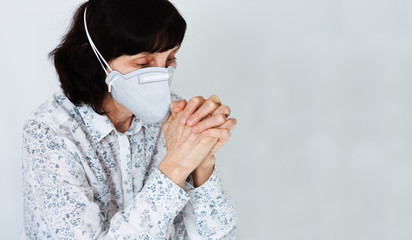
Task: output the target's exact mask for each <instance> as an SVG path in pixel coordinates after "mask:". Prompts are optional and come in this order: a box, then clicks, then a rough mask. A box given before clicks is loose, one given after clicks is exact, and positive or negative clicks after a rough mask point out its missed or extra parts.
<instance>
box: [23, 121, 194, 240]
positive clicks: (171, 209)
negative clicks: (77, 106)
mask: <svg viewBox="0 0 412 240" xmlns="http://www.w3.org/2000/svg"><path fill="white" fill-rule="evenodd" d="M65 139H66V141H65ZM67 142H68V141H67V138H64V136H60V135H59V136H57V135H56V134H55V132H53V130H52V129H51V128H50V127H48V126H46V125H45V124H43V123H38V122H36V121H28V122H26V125H25V127H24V130H23V182H24V208H25V215H24V218H25V231H26V233H27V236H28V237H29V238H30V239H46V238H47V239H167V238H168V236H169V235H170V228H171V227H172V226H173V220H174V219H175V217H176V216H177V215H178V213H179V212H180V211H181V210H182V209H183V207H184V206H185V205H186V204H187V202H188V201H189V195H188V194H187V193H186V192H185V191H184V190H183V189H181V188H180V187H179V186H178V185H176V184H175V183H174V182H172V181H171V180H170V179H168V178H167V177H166V176H165V175H164V174H162V173H161V172H160V171H159V170H156V171H154V173H153V174H152V175H151V176H150V177H149V178H148V180H147V182H146V184H145V185H144V187H143V189H142V191H141V192H140V193H138V194H137V195H136V196H135V198H134V200H133V203H132V204H130V205H129V206H127V207H125V208H122V209H120V210H119V211H118V212H117V213H116V214H115V215H113V217H112V218H111V219H110V223H109V227H106V229H103V224H104V221H105V216H102V214H101V212H100V210H99V205H98V203H97V202H95V201H94V195H93V188H92V187H90V186H89V184H88V181H87V178H86V174H85V172H84V169H83V167H82V164H81V163H80V161H79V158H80V157H79V155H78V154H77V153H73V152H70V151H69V150H67V149H68V148H67V145H66V144H67Z"/></svg>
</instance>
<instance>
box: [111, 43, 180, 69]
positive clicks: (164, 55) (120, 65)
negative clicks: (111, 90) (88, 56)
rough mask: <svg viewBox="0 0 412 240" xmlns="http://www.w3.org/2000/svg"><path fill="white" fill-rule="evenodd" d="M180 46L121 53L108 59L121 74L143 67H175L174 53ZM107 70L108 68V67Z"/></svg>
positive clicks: (112, 66)
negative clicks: (132, 53)
mask: <svg viewBox="0 0 412 240" xmlns="http://www.w3.org/2000/svg"><path fill="white" fill-rule="evenodd" d="M179 48H180V46H177V47H175V48H172V49H170V50H167V51H164V52H159V53H139V54H136V55H123V56H120V57H117V58H115V59H113V60H111V61H109V65H110V67H111V68H112V69H113V70H117V71H118V72H120V73H121V74H127V73H129V72H132V71H134V70H137V69H141V68H145V67H168V66H173V67H175V68H176V66H177V63H176V57H175V56H176V53H177V52H178V51H179ZM108 71H109V69H108Z"/></svg>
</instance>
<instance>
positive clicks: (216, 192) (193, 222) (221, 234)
mask: <svg viewBox="0 0 412 240" xmlns="http://www.w3.org/2000/svg"><path fill="white" fill-rule="evenodd" d="M215 166H216V165H215ZM184 189H185V191H187V193H188V194H189V196H190V201H189V202H188V203H187V205H186V206H185V207H184V208H183V210H182V211H181V213H180V214H179V215H178V216H177V217H176V219H175V222H174V225H175V229H176V231H175V233H176V236H175V238H173V239H179V240H183V239H190V240H196V239H221V240H229V239H230V240H232V239H235V237H236V219H237V213H236V207H235V206H234V205H233V204H232V203H231V201H230V199H229V197H228V195H227V193H226V192H225V191H224V190H223V188H222V184H221V180H220V178H219V176H218V172H217V169H216V167H215V169H214V170H213V173H212V175H211V176H210V178H209V179H208V181H206V182H205V183H204V184H203V185H202V186H200V187H197V188H194V187H193V179H192V177H190V178H189V179H188V180H187V181H186V182H185V186H184Z"/></svg>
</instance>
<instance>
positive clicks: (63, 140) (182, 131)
mask: <svg viewBox="0 0 412 240" xmlns="http://www.w3.org/2000/svg"><path fill="white" fill-rule="evenodd" d="M185 30H186V23H185V21H184V19H183V18H182V16H181V15H180V14H179V12H178V11H177V10H176V8H175V7H174V6H173V5H172V4H171V3H170V2H169V1H167V0H150V1H147V0H117V1H112V0H90V1H88V2H86V3H84V4H82V5H81V6H80V7H79V8H78V10H77V11H76V13H75V15H74V18H73V22H72V25H71V28H70V29H69V31H68V33H67V34H66V35H65V37H64V38H63V40H62V42H61V44H60V45H59V46H58V47H57V48H56V49H55V50H54V51H52V52H51V54H50V55H51V57H52V58H53V59H54V63H55V67H56V70H57V73H58V76H59V80H60V83H61V88H62V91H61V92H57V93H55V94H54V96H53V98H52V99H51V100H49V101H47V102H45V103H44V104H42V105H41V106H40V107H39V108H38V109H37V110H35V111H34V112H33V113H32V114H31V116H30V117H29V119H28V120H27V121H26V123H25V125H24V130H23V178H24V180H23V181H24V220H25V223H24V235H25V237H26V238H28V239H234V238H235V229H236V213H235V209H234V206H233V205H232V203H230V201H229V199H228V196H227V195H226V194H225V192H224V191H223V190H222V186H221V183H220V181H219V176H218V173H217V171H216V168H215V157H214V154H215V153H216V151H217V150H218V149H219V148H221V147H222V146H223V145H224V144H225V143H227V142H228V140H229V138H230V130H231V129H233V127H234V126H235V125H236V120H235V119H233V118H229V119H228V116H229V114H230V109H229V108H228V107H227V106H225V105H222V104H221V102H220V101H219V98H218V97H216V96H212V97H210V98H208V99H204V98H202V97H195V98H192V99H191V100H189V101H188V102H186V101H185V100H182V99H180V98H179V97H178V96H176V95H175V94H171V93H170V90H169V84H170V82H171V78H172V76H173V71H174V69H175V68H176V57H175V55H176V53H177V52H178V51H179V48H180V46H181V43H182V41H183V37H184V34H185ZM102 67H103V69H102Z"/></svg>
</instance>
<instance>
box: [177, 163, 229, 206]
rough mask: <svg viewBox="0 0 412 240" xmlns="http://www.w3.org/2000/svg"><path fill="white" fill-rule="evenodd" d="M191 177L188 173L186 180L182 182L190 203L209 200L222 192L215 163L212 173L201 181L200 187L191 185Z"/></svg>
mask: <svg viewBox="0 0 412 240" xmlns="http://www.w3.org/2000/svg"><path fill="white" fill-rule="evenodd" d="M193 185H194V184H193V177H192V175H190V177H189V178H188V180H187V181H186V182H185V183H184V186H183V188H184V189H185V191H186V192H187V194H189V196H190V200H191V201H192V203H194V204H195V203H199V202H204V201H205V200H210V198H211V197H212V196H219V195H221V193H222V185H221V183H220V179H219V177H218V172H217V170H216V165H215V167H214V169H213V173H212V175H211V176H210V177H209V179H208V180H207V181H206V182H205V183H203V184H202V185H201V186H200V187H197V188H195V187H194V186H193Z"/></svg>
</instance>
